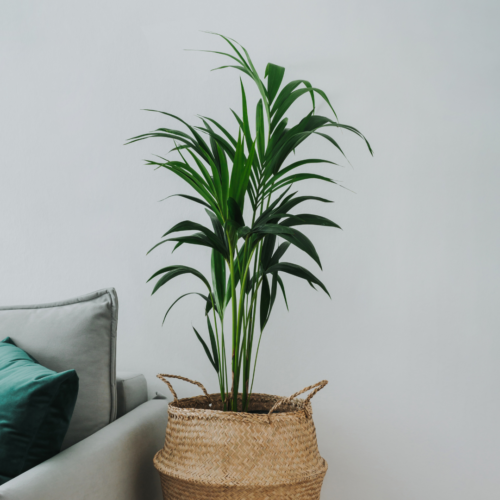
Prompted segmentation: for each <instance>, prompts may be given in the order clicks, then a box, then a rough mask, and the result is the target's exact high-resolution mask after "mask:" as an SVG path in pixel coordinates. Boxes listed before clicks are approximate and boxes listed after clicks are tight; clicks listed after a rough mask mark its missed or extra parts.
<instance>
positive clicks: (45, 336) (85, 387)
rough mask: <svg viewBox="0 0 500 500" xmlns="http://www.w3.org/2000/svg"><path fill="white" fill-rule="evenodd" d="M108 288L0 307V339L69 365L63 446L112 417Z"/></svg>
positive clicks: (113, 308)
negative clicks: (71, 401) (70, 404)
mask: <svg viewBox="0 0 500 500" xmlns="http://www.w3.org/2000/svg"><path fill="white" fill-rule="evenodd" d="M117 320H118V299H117V296H116V291H115V290H114V289H113V288H110V289H106V290H99V291H98V292H94V293H91V294H88V295H84V296H83V297H78V298H76V299H71V300H66V301H64V302H56V303H53V304H41V305H35V306H14V307H1V308H0V340H1V339H3V338H4V337H11V338H12V340H13V341H14V342H15V343H16V345H17V346H19V347H20V348H21V349H24V350H25V351H26V352H27V353H28V354H31V355H32V356H33V357H34V358H35V359H36V360H37V361H38V362H39V363H40V364H42V365H43V366H46V367H47V368H50V369H51V370H54V371H56V372H62V371H65V370H70V369H72V368H73V369H75V370H76V373H77V374H78V377H79V379H80V389H79V392H78V399H77V401H76V406H75V411H74V413H73V418H72V419H71V423H70V426H69V429H68V433H67V434H66V438H65V440H64V443H63V449H65V448H67V447H68V446H71V445H73V444H75V443H78V442H79V441H81V440H82V439H85V438H86V437H88V436H90V435H91V434H93V433H94V432H96V431H98V430H99V429H102V428H103V427H104V426H106V425H107V424H109V423H110V422H112V421H113V420H115V419H116V406H117V403H116V365H115V360H116V325H117Z"/></svg>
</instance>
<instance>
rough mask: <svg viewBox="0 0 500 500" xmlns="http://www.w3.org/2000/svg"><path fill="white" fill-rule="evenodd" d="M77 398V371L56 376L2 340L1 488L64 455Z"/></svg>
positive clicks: (0, 391) (12, 343)
mask: <svg viewBox="0 0 500 500" xmlns="http://www.w3.org/2000/svg"><path fill="white" fill-rule="evenodd" d="M77 394H78V376H77V374H76V373H75V370H68V371H65V372H63V373H56V372H54V371H52V370H49V369H48V368H45V367H44V366H42V365H40V364H39V363H38V362H37V361H36V360H35V359H33V358H32V357H31V356H30V355H29V354H28V353H26V352H25V351H23V350H22V349H20V348H19V347H17V346H16V345H15V344H14V342H13V341H12V340H11V339H10V338H8V337H7V338H6V339H4V340H3V341H1V342H0V484H2V483H4V482H6V481H9V480H10V479H12V478H14V477H16V476H18V475H19V474H22V473H23V472H26V471H27V470H29V469H31V468H32V467H35V466H36V465H38V464H40V463H42V462H43V461H45V460H48V459H49V458H52V457H53V456H54V455H56V454H57V453H59V452H60V451H61V446H62V442H63V439H64V436H65V435H66V431H67V430H68V426H69V422H70V420H71V415H72V414H73V409H74V407H75V403H76V398H77Z"/></svg>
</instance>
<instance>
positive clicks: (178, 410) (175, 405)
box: [168, 392, 312, 422]
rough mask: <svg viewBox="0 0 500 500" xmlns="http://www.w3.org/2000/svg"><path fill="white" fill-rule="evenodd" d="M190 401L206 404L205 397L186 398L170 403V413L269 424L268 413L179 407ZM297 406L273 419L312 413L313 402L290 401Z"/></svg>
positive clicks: (212, 396) (270, 396)
mask: <svg viewBox="0 0 500 500" xmlns="http://www.w3.org/2000/svg"><path fill="white" fill-rule="evenodd" d="M208 396H209V398H210V400H217V399H219V400H220V397H221V395H220V393H217V392H216V393H211V394H209V395H208ZM238 396H241V394H238ZM252 396H260V397H263V398H265V399H269V401H270V402H271V401H274V402H277V401H279V400H282V399H287V398H284V397H283V396H276V395H274V394H264V393H252ZM188 401H193V402H196V401H205V402H206V397H205V396H192V397H186V398H179V399H178V400H177V401H170V402H169V403H168V412H169V413H170V412H172V413H175V414H178V415H182V414H186V413H194V414H196V415H197V416H200V417H203V416H207V415H211V416H214V417H215V416H218V417H225V418H231V419H235V418H237V419H242V420H247V419H252V420H256V421H259V420H262V421H265V422H268V420H269V414H268V413H250V412H243V411H239V412H236V411H227V410H226V411H224V410H215V409H212V408H194V407H190V406H187V407H182V406H179V403H182V402H188ZM290 403H292V404H295V405H297V408H296V409H294V410H293V411H281V410H278V411H276V412H274V413H273V414H272V418H273V419H274V418H280V417H291V416H299V415H298V414H301V413H302V414H306V411H305V409H306V408H307V409H308V410H309V412H312V406H311V402H310V401H308V402H307V403H306V401H305V400H304V399H300V398H293V399H289V401H288V404H290Z"/></svg>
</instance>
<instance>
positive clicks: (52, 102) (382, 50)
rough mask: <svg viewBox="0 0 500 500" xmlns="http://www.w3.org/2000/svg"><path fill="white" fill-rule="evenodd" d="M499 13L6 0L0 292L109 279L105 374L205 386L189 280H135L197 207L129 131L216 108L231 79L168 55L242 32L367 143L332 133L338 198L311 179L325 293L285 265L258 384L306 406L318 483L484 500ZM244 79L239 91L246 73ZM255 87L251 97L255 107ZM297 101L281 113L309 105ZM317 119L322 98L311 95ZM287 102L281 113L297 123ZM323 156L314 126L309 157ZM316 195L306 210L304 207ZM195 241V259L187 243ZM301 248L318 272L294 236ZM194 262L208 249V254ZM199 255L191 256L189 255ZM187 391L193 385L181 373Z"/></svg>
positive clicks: (257, 56)
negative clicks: (312, 88) (114, 364)
mask: <svg viewBox="0 0 500 500" xmlns="http://www.w3.org/2000/svg"><path fill="white" fill-rule="evenodd" d="M499 7H500V5H499V4H498V2H496V1H494V0H480V1H475V2H473V1H472V0H471V1H446V0H422V1H419V2H416V1H415V2H407V1H390V0H378V1H370V0H356V1H344V2H332V1H326V0H325V1H312V0H309V1H307V2H303V1H296V0H288V1H274V2H271V1H269V0H268V1H262V0H252V1H251V2H241V1H218V0H210V1H184V2H173V1H163V2H162V1H152V0H148V1H145V0H143V1H138V0H135V1H134V0H120V1H118V0H107V1H105V2H103V1H102V0H101V1H95V0H87V1H85V2H69V1H67V0H44V1H43V2H40V1H34V0H32V1H23V0H15V1H14V0H11V1H8V0H4V1H3V2H2V3H1V4H0V155H1V156H0V179H1V180H0V235H1V237H0V255H1V259H0V283H1V287H0V304H16V303H33V302H34V303H36V302H49V301H53V300H58V299H65V298H69V297H72V296H77V295H79V294H83V293H86V292H90V291H93V290H96V289H99V288H102V287H108V286H114V287H116V289H117V291H118V295H119V299H120V307H121V309H120V321H119V343H118V344H119V352H118V366H119V368H121V369H133V370H140V371H142V372H144V373H146V374H147V376H148V378H149V381H150V383H151V389H152V390H160V389H161V390H162V391H163V392H165V391H166V387H164V386H161V384H160V383H159V382H157V381H156V380H155V379H154V375H155V374H156V373H157V372H160V371H163V372H171V373H178V374H182V375H185V376H189V377H191V378H194V379H198V380H201V381H202V382H204V383H206V384H207V386H208V387H209V389H211V390H214V391H215V390H216V380H215V377H214V374H213V373H212V369H211V367H210V366H209V364H208V362H207V361H206V360H205V358H204V354H203V352H202V350H201V347H200V346H199V345H198V343H197V342H196V339H195V337H194V335H193V333H192V330H191V324H193V325H195V326H196V325H199V326H202V321H203V315H202V313H201V312H200V310H199V309H200V303H199V302H196V299H194V298H189V299H186V301H185V302H184V303H180V304H179V306H178V307H177V309H176V310H174V311H173V312H172V314H171V317H170V319H169V320H168V323H167V325H166V326H165V327H164V328H161V319H162V316H163V312H164V311H165V309H166V307H167V306H168V305H169V304H170V302H172V300H173V299H174V298H175V297H177V296H178V295H180V293H181V292H183V291H190V290H191V289H192V288H193V287H195V286H196V283H195V282H194V281H190V280H189V279H186V280H184V281H182V280H179V281H177V282H176V283H175V284H174V285H173V286H172V287H170V288H169V289H165V290H164V291H163V292H162V293H159V294H158V295H155V296H154V297H153V298H151V297H150V291H151V286H150V285H146V284H145V281H146V279H147V278H148V277H149V276H150V275H151V274H152V273H153V272H154V271H156V270H157V269H158V268H159V267H160V266H161V265H162V264H165V263H179V262H184V263H189V264H194V263H196V264H197V263H198V261H199V259H200V258H201V259H205V260H207V254H205V253H204V252H203V251H201V253H200V251H198V250H196V251H193V250H188V249H185V250H184V251H183V252H179V254H178V255H177V254H174V256H170V253H169V250H168V249H166V248H164V249H161V250H158V251H156V253H153V254H151V255H150V256H148V257H146V256H145V254H146V251H147V250H148V249H149V248H150V247H151V246H152V245H153V244H154V243H156V242H157V241H158V240H159V237H160V236H161V234H162V233H163V232H165V231H166V230H167V229H168V228H169V227H170V226H171V225H172V224H174V223H175V222H177V221H179V220H182V219H184V218H194V219H198V220H202V218H203V214H202V213H200V212H199V211H198V210H197V209H195V208H194V207H191V206H190V204H189V203H188V202H184V201H182V200H178V199H177V200H176V199H174V200H170V201H166V202H163V203H158V202H157V201H158V200H160V199H161V198H164V197H165V196H167V195H169V194H172V193H177V192H186V191H185V189H186V188H184V187H183V186H182V185H181V183H180V181H178V180H177V179H175V178H173V177H172V176H171V175H168V173H167V172H164V171H157V172H155V171H153V170H152V169H151V168H149V167H146V166H143V163H142V160H143V159H144V158H147V157H151V155H152V154H153V153H158V154H162V153H165V152H166V151H167V150H168V149H167V147H168V146H169V144H166V143H162V142H161V141H156V142H154V141H151V142H145V143H140V144H138V145H133V146H127V147H124V146H123V143H124V141H125V139H127V138H128V137H130V136H132V135H135V134H139V133H142V132H146V131H148V130H150V129H152V128H154V127H156V126H159V125H160V124H167V123H170V124H171V123H172V122H168V121H167V120H163V119H162V118H160V117H159V116H154V115H152V114H148V113H145V112H142V111H140V109H141V108H157V109H162V110H167V111H171V112H173V113H176V114H179V115H181V116H183V117H185V118H186V119H188V120H189V121H191V122H193V121H194V120H195V115H196V114H203V115H209V116H212V117H214V118H217V119H220V120H222V121H223V122H224V123H230V124H232V119H231V115H230V112H229V107H238V106H239V95H238V93H239V89H238V78H239V75H237V74H236V73H231V72H222V71H221V72H214V73H210V72H209V70H210V69H211V68H213V67H215V66H217V65H219V64H220V63H222V61H221V60H220V59H219V58H218V57H217V56H214V55H210V54H201V53H196V52H184V51H183V50H182V49H184V48H205V49H216V50H218V49H221V48H222V47H223V43H222V42H219V41H218V40H217V39H216V38H214V37H211V36H209V35H205V34H203V33H201V32H200V30H212V31H219V32H223V33H225V34H227V35H229V36H232V37H235V38H237V39H238V40H239V41H240V42H241V43H243V44H244V45H245V46H246V47H247V48H248V49H249V50H250V53H251V54H252V56H253V58H254V60H255V62H256V63H257V65H258V67H259V68H260V70H262V71H263V70H264V68H265V64H266V63H267V62H268V61H272V62H275V63H277V64H281V65H284V66H285V67H286V68H287V73H286V78H287V79H292V78H307V79H309V80H310V81H311V82H313V84H314V85H316V86H318V87H320V88H322V89H324V90H325V91H326V92H327V94H328V95H329V96H330V97H331V99H332V100H333V102H334V105H335V106H336V108H337V110H338V112H339V114H340V117H341V119H342V120H343V121H344V122H346V123H348V124H352V125H354V126H356V127H359V129H360V130H361V131H363V132H364V133H365V134H366V135H367V136H368V138H369V139H370V140H371V142H372V145H373V147H374V150H375V157H374V158H373V159H372V158H370V156H369V155H368V154H367V152H366V151H365V150H364V149H363V146H362V143H361V142H360V141H355V140H354V139H351V138H350V137H349V136H348V135H347V134H341V135H340V136H339V139H340V140H341V141H342V142H343V144H345V145H346V149H347V152H348V155H349V158H350V160H351V163H352V165H353V167H350V166H347V167H346V168H344V169H338V171H336V172H335V176H336V177H337V178H339V179H341V180H342V181H343V183H344V184H345V185H346V186H347V187H349V188H350V189H352V190H353V191H355V192H356V194H353V193H351V192H349V191H346V190H341V189H333V190H331V189H325V188H317V187H316V186H315V185H314V184H310V185H309V187H306V189H305V191H307V192H309V193H311V192H321V193H322V194H327V195H329V196H332V197H333V198H334V199H335V200H336V204H335V205H334V206H333V207H319V210H320V211H321V213H323V214H325V215H327V216H331V217H332V218H333V219H334V220H335V221H337V222H338V223H339V224H340V225H341V226H342V227H343V228H344V230H343V231H329V230H308V234H309V235H310V236H311V238H313V240H314V241H315V242H316V243H317V247H318V250H319V253H320V255H321V256H322V258H323V262H324V272H323V273H321V274H320V277H321V279H323V280H324V282H325V283H326V284H327V286H328V287H329V289H330V291H331V293H332V299H333V300H331V301H330V300H329V299H328V298H327V297H326V296H325V295H322V294H320V293H315V292H313V291H312V290H310V289H309V287H308V286H307V285H304V284H303V283H301V282H298V281H295V280H293V279H292V278H290V279H288V280H287V285H288V290H289V301H290V303H291V312H290V313H287V312H286V310H285V308H284V305H283V302H282V301H280V302H279V303H278V305H277V306H276V310H275V312H274V316H273V318H272V321H271V324H270V325H269V328H268V331H267V335H266V337H265V340H264V342H263V353H262V357H261V360H260V371H259V374H258V379H257V383H256V389H257V390H258V391H262V392H264V391H265V392H269V393H275V394H283V395H288V394H290V393H292V392H295V391H296V390H298V389H300V388H302V387H304V386H306V385H309V384H311V383H314V382H316V381H318V380H321V379H323V378H326V379H329V380H330V384H329V385H328V387H327V388H326V389H325V390H323V391H322V392H321V393H319V394H318V395H317V396H316V398H315V400H314V405H313V406H314V410H315V420H316V424H317V429H318V436H319V442H320V449H321V452H322V454H323V455H324V456H325V458H326V459H327V460H328V462H329V464H330V470H329V472H328V475H327V478H326V482H325V486H324V494H323V498H325V499H330V498H332V499H333V498H335V499H339V500H447V499H451V498H453V499H454V500H497V499H498V498H500V475H499V473H498V470H499V466H500V431H499V428H500V426H499V422H500V397H499V394H500V362H499V361H500V360H499V357H500V335H499V326H500V315H499V299H500V292H499V282H500V279H499V278H500V264H499V255H500V237H499V208H500V202H499V196H498V192H499V189H500V171H499V161H498V158H499V156H500V146H499V144H500V141H499V139H498V133H499V125H498V124H499V116H500V113H499V112H500V106H499V104H500V99H499V92H498V89H499V88H500V66H499V63H498V60H499V49H498V47H499V43H500V35H499V33H500V32H499V30H498V23H499V13H500V12H499V11H500V8H499ZM247 87H249V85H247ZM251 96H252V97H255V94H252V93H251ZM254 103H255V101H254ZM306 109H307V105H306V101H304V104H303V107H302V108H300V109H299V110H298V111H300V112H303V111H306ZM320 111H322V112H326V108H325V107H324V106H322V107H321V108H320ZM297 116H298V115H297ZM306 152H308V153H310V154H314V155H315V156H319V157H325V156H326V157H328V156H329V155H331V153H332V150H331V149H330V148H329V147H328V145H327V144H326V143H323V142H321V141H320V140H318V141H317V142H314V143H311V145H310V146H309V147H308V149H307V151H306ZM310 208H311V209H314V207H312V206H311V207H310ZM200 256H201V257H200ZM294 258H295V259H296V261H297V262H300V263H303V264H304V265H307V266H308V267H309V268H310V269H311V270H316V269H315V265H314V263H312V261H310V260H308V258H307V257H304V256H303V255H301V254H300V253H298V252H295V253H294ZM207 262H208V261H207ZM199 265H200V267H201V268H202V269H207V264H206V263H205V262H202V263H200V264H199ZM176 387H178V388H179V392H180V393H181V394H183V395H187V394H194V392H195V391H193V390H191V389H190V388H189V387H185V386H183V385H182V384H176Z"/></svg>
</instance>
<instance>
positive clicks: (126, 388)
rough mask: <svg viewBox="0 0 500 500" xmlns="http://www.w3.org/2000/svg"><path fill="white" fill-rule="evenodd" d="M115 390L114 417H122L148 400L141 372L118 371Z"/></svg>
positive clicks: (146, 385) (145, 383)
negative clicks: (115, 410)
mask: <svg viewBox="0 0 500 500" xmlns="http://www.w3.org/2000/svg"><path fill="white" fill-rule="evenodd" d="M116 392H117V398H118V401H117V402H118V410H117V415H116V418H120V417H122V416H123V415H125V414H126V413H128V412H129V411H132V410H133V409H134V408H137V407H138V406H139V405H142V404H143V403H145V402H146V401H147V400H148V384H147V382H146V379H145V378H144V375H142V374H141V373H134V372H118V373H117V374H116Z"/></svg>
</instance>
